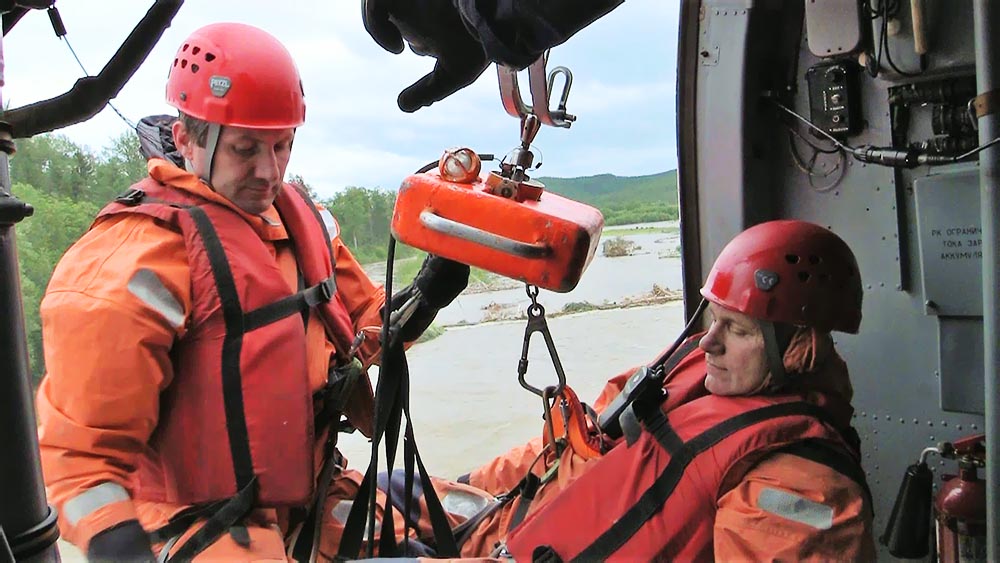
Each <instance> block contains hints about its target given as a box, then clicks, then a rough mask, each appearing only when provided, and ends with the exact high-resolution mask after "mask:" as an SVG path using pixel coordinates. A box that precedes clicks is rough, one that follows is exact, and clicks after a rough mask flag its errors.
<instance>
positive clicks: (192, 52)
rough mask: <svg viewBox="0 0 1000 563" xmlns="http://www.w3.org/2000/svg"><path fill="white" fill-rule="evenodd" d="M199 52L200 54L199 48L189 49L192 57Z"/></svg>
mask: <svg viewBox="0 0 1000 563" xmlns="http://www.w3.org/2000/svg"><path fill="white" fill-rule="evenodd" d="M200 52H201V47H194V48H193V49H191V54H192V55H197V54H198V53H200Z"/></svg>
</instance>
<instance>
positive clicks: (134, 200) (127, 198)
mask: <svg viewBox="0 0 1000 563" xmlns="http://www.w3.org/2000/svg"><path fill="white" fill-rule="evenodd" d="M145 197H146V192H145V191H144V190H140V189H139V188H129V190H128V191H127V192H125V193H123V194H122V195H120V196H118V197H116V198H115V201H116V202H118V203H123V204H125V205H139V204H140V203H142V200H143V199H144V198H145Z"/></svg>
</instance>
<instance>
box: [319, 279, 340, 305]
mask: <svg viewBox="0 0 1000 563" xmlns="http://www.w3.org/2000/svg"><path fill="white" fill-rule="evenodd" d="M336 292H337V282H336V281H335V280H334V279H333V276H330V277H328V278H326V279H325V280H323V281H321V282H319V294H320V295H321V296H322V297H323V303H329V302H330V300H331V299H333V294H334V293H336Z"/></svg>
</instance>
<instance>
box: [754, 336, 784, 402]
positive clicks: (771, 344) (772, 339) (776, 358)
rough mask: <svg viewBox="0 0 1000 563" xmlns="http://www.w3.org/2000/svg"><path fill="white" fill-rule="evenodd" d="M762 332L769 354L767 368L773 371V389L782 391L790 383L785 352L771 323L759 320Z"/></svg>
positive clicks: (765, 347) (766, 350)
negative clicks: (786, 369)
mask: <svg viewBox="0 0 1000 563" xmlns="http://www.w3.org/2000/svg"><path fill="white" fill-rule="evenodd" d="M757 324H759V325H760V330H761V332H763V333H764V352H765V353H766V354H767V367H768V369H769V370H771V388H772V389H781V388H782V387H784V386H785V384H787V383H788V381H789V377H788V373H787V372H786V371H785V360H784V355H785V354H784V351H783V350H782V348H787V345H786V346H781V344H780V343H779V342H778V334H777V331H775V329H774V323H772V322H771V321H763V320H758V321H757Z"/></svg>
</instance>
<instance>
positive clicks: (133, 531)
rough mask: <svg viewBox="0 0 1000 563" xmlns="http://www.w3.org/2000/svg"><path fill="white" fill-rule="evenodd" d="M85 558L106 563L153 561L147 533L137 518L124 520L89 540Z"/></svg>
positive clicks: (149, 562) (143, 562)
mask: <svg viewBox="0 0 1000 563" xmlns="http://www.w3.org/2000/svg"><path fill="white" fill-rule="evenodd" d="M87 560H89V561H91V562H95V561H100V562H107V563H125V562H128V563H132V562H141V563H147V562H148V563H155V561H156V557H155V556H154V555H153V547H152V545H150V543H149V535H148V534H147V533H146V531H145V530H143V529H142V526H141V525H139V521H138V520H126V521H125V522H122V523H121V524H118V525H117V526H114V527H112V528H108V529H107V530H104V531H103V532H101V533H99V534H97V535H96V536H94V537H93V538H91V540H90V545H89V546H88V547H87Z"/></svg>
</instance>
